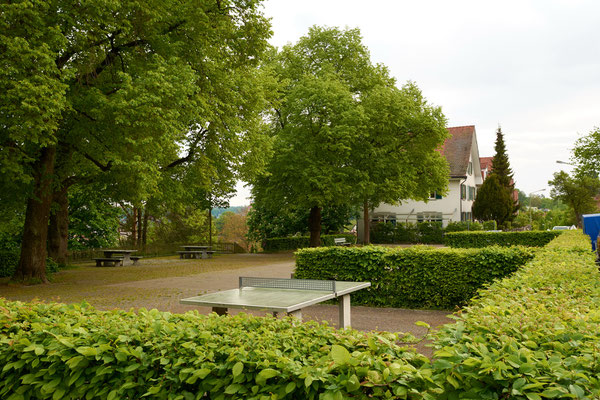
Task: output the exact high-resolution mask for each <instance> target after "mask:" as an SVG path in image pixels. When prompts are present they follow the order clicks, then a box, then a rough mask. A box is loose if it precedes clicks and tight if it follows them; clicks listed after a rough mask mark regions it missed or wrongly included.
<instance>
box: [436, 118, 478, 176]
mask: <svg viewBox="0 0 600 400" xmlns="http://www.w3.org/2000/svg"><path fill="white" fill-rule="evenodd" d="M448 132H449V133H450V135H452V136H451V137H450V138H448V139H446V141H445V142H444V145H443V146H442V148H441V149H440V152H441V153H442V155H443V156H444V157H446V160H447V161H448V164H449V165H450V177H463V176H466V175H467V167H468V166H469V158H470V156H471V150H472V146H473V143H474V140H473V139H474V137H475V126H474V125H467V126H457V127H453V128H448Z"/></svg>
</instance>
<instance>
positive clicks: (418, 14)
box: [231, 0, 600, 205]
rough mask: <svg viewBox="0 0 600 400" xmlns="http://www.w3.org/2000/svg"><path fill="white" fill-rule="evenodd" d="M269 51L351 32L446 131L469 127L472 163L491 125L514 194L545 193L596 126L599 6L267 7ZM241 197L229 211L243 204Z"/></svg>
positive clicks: (489, 150)
mask: <svg viewBox="0 0 600 400" xmlns="http://www.w3.org/2000/svg"><path fill="white" fill-rule="evenodd" d="M264 13H265V15H266V16H267V17H270V18H272V20H271V23H272V29H273V37H272V39H271V44H273V45H275V46H277V47H281V46H283V45H285V44H287V43H294V42H296V41H297V40H298V38H299V37H301V36H303V35H306V34H307V32H308V28H309V27H310V26H313V25H321V26H337V27H340V28H359V29H360V31H361V33H362V36H363V43H364V44H365V45H366V46H367V47H368V48H369V50H370V52H371V60H372V61H373V62H374V63H382V64H385V65H386V66H387V67H388V68H389V69H390V72H391V74H392V75H393V76H394V77H396V79H397V81H398V85H399V86H400V85H402V84H403V83H404V82H406V81H408V80H412V81H414V82H416V84H417V85H418V86H419V87H420V88H421V90H422V91H423V94H424V95H425V97H426V98H427V99H428V100H429V102H430V103H432V104H435V105H439V106H441V107H442V109H443V111H444V114H445V115H446V117H447V118H448V126H450V127H451V126H461V125H475V128H476V132H477V140H478V143H479V153H480V156H481V157H485V156H493V155H494V141H495V139H496V129H497V127H498V125H499V124H500V125H501V127H502V132H503V133H504V138H505V142H506V147H507V151H508V156H509V161H510V165H511V167H512V169H513V171H514V175H515V182H516V187H517V188H518V189H521V190H523V191H525V192H527V193H530V192H533V191H537V190H539V189H544V188H546V191H545V192H541V193H542V194H546V196H549V192H550V188H549V186H548V180H550V179H552V174H553V173H554V172H557V171H559V170H561V169H564V170H566V171H570V170H571V167H570V166H568V165H559V164H557V163H556V160H562V161H569V157H570V155H571V153H570V150H571V148H572V147H573V144H574V142H575V140H576V139H577V138H578V137H580V136H582V135H585V134H587V133H589V132H590V131H591V130H592V129H593V128H594V127H595V126H600V1H598V0H587V1H585V0H581V1H579V0H564V1H554V0H539V1H527V0H520V1H506V0H505V1H494V2H492V1H482V0H473V1H463V0H454V1H448V0H435V1H433V0H422V1H372V2H366V1H364V0H362V1H354V0H343V1H342V0H340V1H338V0H320V1H315V0H303V1H286V0H268V1H266V2H265V3H264ZM247 196H248V191H247V190H241V191H240V192H239V194H238V196H236V197H235V198H234V199H232V202H231V204H232V205H241V204H249V200H248V199H247V198H246V197H247Z"/></svg>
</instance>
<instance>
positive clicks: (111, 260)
mask: <svg viewBox="0 0 600 400" xmlns="http://www.w3.org/2000/svg"><path fill="white" fill-rule="evenodd" d="M93 260H94V261H96V267H102V266H104V267H116V266H117V265H123V258H121V257H98V258H94V259H93Z"/></svg>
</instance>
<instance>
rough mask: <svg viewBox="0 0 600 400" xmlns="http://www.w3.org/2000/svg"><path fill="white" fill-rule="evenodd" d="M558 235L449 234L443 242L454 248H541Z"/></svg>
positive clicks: (549, 233)
mask: <svg viewBox="0 0 600 400" xmlns="http://www.w3.org/2000/svg"><path fill="white" fill-rule="evenodd" d="M560 234H561V231H529V232H451V233H447V234H446V235H445V236H444V242H445V244H446V245H448V246H450V247H456V248H474V247H475V248H477V247H487V246H494V245H497V246H527V247H543V246H545V245H547V244H548V243H549V242H550V241H551V240H552V239H554V238H556V237H557V236H558V235H560Z"/></svg>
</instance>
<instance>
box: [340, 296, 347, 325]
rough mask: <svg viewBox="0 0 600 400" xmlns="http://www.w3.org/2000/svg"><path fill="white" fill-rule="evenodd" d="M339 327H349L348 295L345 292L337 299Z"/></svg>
mask: <svg viewBox="0 0 600 400" xmlns="http://www.w3.org/2000/svg"><path fill="white" fill-rule="evenodd" d="M339 302H340V305H339V311H340V321H339V323H340V328H342V329H343V328H349V327H350V295H349V294H345V295H343V296H342V297H340V299H339Z"/></svg>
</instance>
